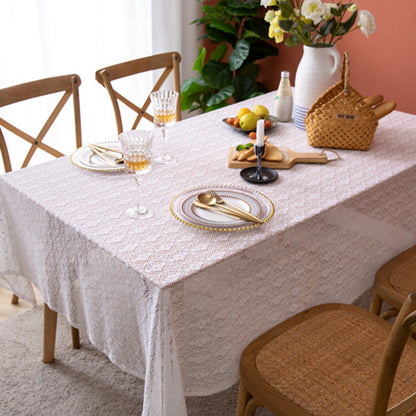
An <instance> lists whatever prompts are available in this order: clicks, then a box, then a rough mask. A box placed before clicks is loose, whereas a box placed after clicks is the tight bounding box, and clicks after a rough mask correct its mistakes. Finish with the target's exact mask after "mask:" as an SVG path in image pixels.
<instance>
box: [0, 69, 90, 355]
mask: <svg viewBox="0 0 416 416" xmlns="http://www.w3.org/2000/svg"><path fill="white" fill-rule="evenodd" d="M80 85H81V79H80V77H79V76H78V75H76V74H71V75H63V76H57V77H52V78H45V79H41V80H37V81H31V82H26V83H24V84H19V85H14V86H12V87H7V88H3V89H0V108H2V107H6V106H9V105H12V104H16V103H19V102H22V101H26V100H30V99H34V98H37V97H42V96H46V95H50V94H55V93H59V92H62V93H63V95H62V96H61V98H60V99H59V101H58V103H57V105H56V106H55V108H54V109H53V110H52V112H51V113H50V115H49V116H48V118H47V120H46V122H45V124H44V125H43V127H42V128H41V130H40V131H39V133H38V134H37V135H36V136H35V137H34V136H31V135H30V134H28V133H26V132H24V131H22V130H21V129H20V128H18V127H16V126H15V125H13V124H11V123H9V122H8V121H6V120H5V119H4V118H3V117H0V150H1V154H2V158H3V164H4V170H5V171H6V172H10V171H12V164H11V161H10V155H9V150H8V148H7V144H6V140H5V137H4V135H3V131H2V128H4V129H6V130H8V131H10V132H11V133H13V134H15V135H16V136H18V137H20V138H21V139H23V140H25V141H26V142H28V143H29V144H30V148H29V151H28V153H27V155H26V157H25V159H24V161H23V163H22V165H21V166H20V168H25V167H27V166H28V164H29V162H30V161H31V159H32V156H33V155H34V153H35V151H36V150H37V149H41V150H43V151H45V152H47V153H49V154H51V155H52V156H55V157H61V156H64V154H63V153H61V152H60V151H58V150H56V149H55V148H53V147H51V146H50V145H47V144H46V143H44V142H43V139H44V137H45V135H46V134H47V132H48V131H49V129H50V128H51V126H52V125H53V123H54V122H55V120H56V119H57V117H58V115H59V114H60V112H61V110H62V109H63V108H64V106H65V104H66V103H67V101H68V100H69V98H70V97H71V96H72V97H73V100H72V102H73V108H74V125H75V146H76V148H78V147H81V145H82V137H81V115H80V104H79V86H80ZM18 300H19V298H18V296H16V294H13V298H12V303H13V304H16V303H17V302H18ZM48 319H52V320H53V319H55V320H56V312H54V311H51V310H50V309H49V308H48V306H47V305H46V304H45V320H48ZM71 330H72V341H73V346H74V348H79V333H78V329H76V328H73V327H71ZM44 353H45V352H44Z"/></svg>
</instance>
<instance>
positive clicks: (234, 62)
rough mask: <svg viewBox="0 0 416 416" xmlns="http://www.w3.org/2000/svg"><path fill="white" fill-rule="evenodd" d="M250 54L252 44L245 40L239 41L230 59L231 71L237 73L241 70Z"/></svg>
mask: <svg viewBox="0 0 416 416" xmlns="http://www.w3.org/2000/svg"><path fill="white" fill-rule="evenodd" d="M249 53H250V43H249V42H247V40H245V39H241V40H239V41H238V42H237V43H236V45H235V48H234V50H233V51H232V52H231V54H230V57H229V63H230V70H231V71H235V70H236V69H238V68H240V67H241V65H243V62H244V61H245V60H246V58H247V56H248V54H249Z"/></svg>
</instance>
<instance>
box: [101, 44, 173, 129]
mask: <svg viewBox="0 0 416 416" xmlns="http://www.w3.org/2000/svg"><path fill="white" fill-rule="evenodd" d="M180 61H181V56H180V55H179V53H178V52H169V53H163V54H159V55H153V56H148V57H145V58H140V59H135V60H133V61H128V62H123V63H120V64H116V65H112V66H108V67H106V68H103V69H99V70H98V71H97V72H96V73H95V78H96V80H97V81H98V82H99V83H100V84H101V85H103V86H104V87H105V88H106V89H107V91H108V94H109V95H110V99H111V102H112V105H113V110H114V114H115V117H116V123H117V132H118V134H120V133H122V132H123V131H124V129H123V122H122V117H121V112H120V106H119V101H121V102H122V103H123V104H125V105H126V106H127V107H129V108H130V109H131V110H133V111H134V112H136V113H137V117H136V119H135V120H134V122H133V126H132V128H131V129H132V130H134V129H136V128H137V126H138V124H139V122H140V121H141V120H142V118H145V119H147V120H149V121H151V122H153V116H152V115H151V114H149V113H148V108H149V106H150V102H151V101H150V94H151V93H152V92H153V91H158V90H159V89H160V88H161V87H162V85H163V83H164V82H165V81H166V79H167V78H168V76H169V75H170V74H171V73H173V84H174V90H175V91H177V92H178V93H180V74H179V63H180ZM159 69H164V71H163V72H162V74H161V75H160V77H159V79H158V80H157V82H156V83H155V85H154V86H153V88H152V89H151V91H150V92H149V95H148V96H147V98H146V100H145V102H144V104H143V105H142V106H141V107H139V106H137V105H136V104H134V103H133V102H132V101H130V100H129V99H127V98H126V97H125V96H124V95H122V94H120V93H119V92H118V91H116V90H115V89H114V85H113V83H112V82H113V81H115V80H118V79H120V78H124V77H127V76H131V75H136V74H140V73H143V72H148V71H155V70H159ZM180 119H181V112H180V100H178V104H177V109H176V120H180Z"/></svg>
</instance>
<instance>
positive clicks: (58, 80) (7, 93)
mask: <svg viewBox="0 0 416 416" xmlns="http://www.w3.org/2000/svg"><path fill="white" fill-rule="evenodd" d="M80 84H81V79H80V77H79V76H78V75H76V74H72V75H63V76H58V77H52V78H45V79H41V80H38V81H32V82H27V83H24V84H19V85H15V86H12V87H8V88H3V89H1V90H0V107H5V106H8V105H11V104H15V103H18V102H21V101H25V100H29V99H32V98H36V97H42V96H45V95H49V94H54V93H58V92H63V95H62V97H61V98H60V100H59V102H58V104H57V105H56V107H55V108H54V109H53V111H52V113H51V114H50V115H49V117H48V119H47V120H46V122H45V124H44V125H43V127H42V128H41V130H40V132H39V133H38V135H37V136H36V137H33V136H31V135H30V134H28V133H25V132H24V131H22V130H20V129H19V128H17V127H16V126H14V125H13V124H11V123H9V122H8V121H6V120H4V119H3V118H1V117H0V126H1V127H3V128H5V129H7V130H9V131H10V132H12V133H14V134H15V135H16V136H18V137H20V138H22V139H23V140H26V141H27V142H29V143H30V144H31V146H30V149H29V151H28V153H27V155H26V157H25V159H24V161H23V164H22V166H21V168H24V167H26V166H27V165H28V164H29V162H30V160H31V159H32V156H33V154H34V153H35V151H36V149H38V148H39V149H42V150H43V151H45V152H47V153H49V154H51V155H52V156H55V157H61V156H64V155H63V153H61V152H60V151H58V150H56V149H55V148H53V147H51V146H49V145H47V144H45V143H43V142H42V140H43V139H44V137H45V135H46V133H47V132H48V131H49V129H50V127H51V126H52V124H53V123H54V122H55V120H56V118H57V117H58V115H59V113H60V112H61V110H62V108H63V107H64V106H65V104H66V102H67V101H68V99H69V97H70V96H71V95H72V97H73V106H74V119H75V120H74V121H75V141H76V147H77V148H78V147H80V146H81V145H82V138H81V116H80V105H79V90H78V88H79V86H80ZM1 127H0V150H1V154H2V157H3V164H4V169H5V171H6V172H10V171H11V170H12V165H11V162H10V156H9V151H8V149H7V145H6V141H5V138H4V135H3V132H2V130H1Z"/></svg>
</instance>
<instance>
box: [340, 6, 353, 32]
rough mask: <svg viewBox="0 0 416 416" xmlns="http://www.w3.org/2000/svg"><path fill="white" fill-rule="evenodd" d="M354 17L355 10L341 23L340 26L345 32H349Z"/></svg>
mask: <svg viewBox="0 0 416 416" xmlns="http://www.w3.org/2000/svg"><path fill="white" fill-rule="evenodd" d="M356 19H357V12H356V11H355V12H354V13H353V14H352V15H351V16H350V17H349V19H348V20H347V21H346V22H345V23H342V27H343V28H344V30H345V33H347V32H349V30H350V29H351V28H352V26H353V25H354V23H355V20H356Z"/></svg>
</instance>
